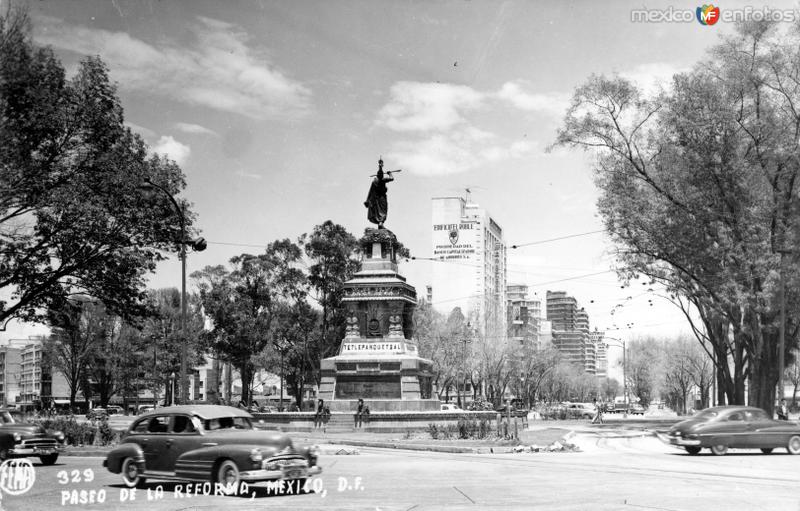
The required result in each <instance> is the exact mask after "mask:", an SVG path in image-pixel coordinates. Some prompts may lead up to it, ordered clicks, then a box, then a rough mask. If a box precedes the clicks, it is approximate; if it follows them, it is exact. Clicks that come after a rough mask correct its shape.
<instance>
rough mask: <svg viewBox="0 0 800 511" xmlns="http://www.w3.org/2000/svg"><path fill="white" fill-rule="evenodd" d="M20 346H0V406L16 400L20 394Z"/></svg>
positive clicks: (10, 403)
mask: <svg viewBox="0 0 800 511" xmlns="http://www.w3.org/2000/svg"><path fill="white" fill-rule="evenodd" d="M21 362H22V348H20V347H14V346H10V345H9V346H0V406H9V405H13V404H15V403H16V402H17V400H18V398H19V395H20V371H21V369H20V365H21Z"/></svg>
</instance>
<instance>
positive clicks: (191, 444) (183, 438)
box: [161, 413, 203, 472]
mask: <svg viewBox="0 0 800 511" xmlns="http://www.w3.org/2000/svg"><path fill="white" fill-rule="evenodd" d="M202 441H203V436H202V435H201V434H200V432H199V431H198V430H197V428H196V426H195V424H194V422H193V421H192V418H191V417H190V416H189V415H186V414H182V413H179V414H174V415H173V416H172V417H171V420H170V428H169V435H167V439H166V440H165V442H164V450H163V452H162V453H161V456H162V458H163V464H164V466H165V467H167V468H165V470H169V471H170V472H173V471H175V462H176V461H177V460H178V458H179V457H180V456H181V454H183V453H185V452H189V451H193V450H195V449H199V448H200V446H201V443H202Z"/></svg>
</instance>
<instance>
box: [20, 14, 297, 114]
mask: <svg viewBox="0 0 800 511" xmlns="http://www.w3.org/2000/svg"><path fill="white" fill-rule="evenodd" d="M36 21H37V23H36V40H37V41H38V42H40V43H43V44H49V45H52V46H54V47H56V48H61V49H64V50H69V51H73V52H76V53H79V54H84V55H85V54H99V55H100V56H101V57H102V58H103V60H104V61H105V62H106V63H107V64H108V65H109V67H110V69H111V77H112V79H114V80H116V81H118V82H119V83H120V86H121V87H123V88H128V89H132V90H141V91H147V92H148V93H156V94H161V95H164V96H167V97H170V98H172V99H174V100H178V101H183V102H185V103H188V104H192V105H200V106H206V107H210V108H214V109H216V110H221V111H225V112H232V113H236V114H240V115H243V116H246V117H250V118H254V119H265V118H275V117H290V118H294V117H297V116H301V115H304V114H306V113H308V111H309V108H310V97H311V91H310V90H309V89H308V88H307V87H306V86H304V85H303V84H302V83H300V82H298V81H296V80H294V79H292V78H290V77H287V76H286V75H285V74H284V73H283V72H282V71H281V70H280V69H279V68H278V67H277V66H276V65H274V64H273V63H271V62H270V61H269V59H268V58H267V56H266V54H265V53H264V52H262V51H258V50H256V49H254V48H251V47H249V46H248V44H247V43H248V37H247V34H246V33H245V32H244V31H243V30H241V29H240V28H239V27H237V26H235V25H231V24H229V23H225V22H222V21H217V20H212V19H209V18H202V17H201V18H198V19H197V21H195V22H194V23H190V24H189V26H188V29H189V30H188V32H189V33H190V34H191V36H192V38H193V41H192V42H191V44H183V45H179V44H178V43H177V42H176V41H174V40H169V39H163V40H160V41H158V42H157V43H153V44H150V43H148V42H144V41H142V40H139V39H136V38H135V37H132V36H131V35H129V34H127V33H125V32H112V31H108V30H101V29H94V28H88V27H85V26H76V25H72V26H70V25H67V24H66V23H64V22H63V21H62V20H59V19H56V18H52V17H47V16H38V17H37V20H36Z"/></svg>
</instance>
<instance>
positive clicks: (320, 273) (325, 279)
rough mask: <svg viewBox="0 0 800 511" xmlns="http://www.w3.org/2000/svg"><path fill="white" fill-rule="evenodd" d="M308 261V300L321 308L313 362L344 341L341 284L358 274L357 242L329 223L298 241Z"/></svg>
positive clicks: (342, 289)
mask: <svg viewBox="0 0 800 511" xmlns="http://www.w3.org/2000/svg"><path fill="white" fill-rule="evenodd" d="M299 241H300V244H301V245H302V246H303V247H304V249H305V253H306V256H308V258H309V259H310V263H311V264H310V265H309V267H308V282H309V284H310V285H311V289H312V290H313V294H312V296H313V297H314V299H315V300H316V301H317V303H318V304H319V306H320V307H321V308H322V317H321V327H320V341H319V343H318V346H316V350H315V351H316V352H317V355H318V358H317V360H321V359H322V358H325V357H328V356H331V355H332V354H334V353H335V352H336V350H337V349H338V347H339V343H340V342H341V340H342V338H343V337H344V325H345V310H344V307H343V306H342V297H343V293H344V283H345V281H347V280H348V279H349V278H350V277H352V276H353V273H355V272H356V271H357V270H358V267H359V261H358V259H357V254H358V250H359V245H358V240H357V239H356V238H355V236H353V235H352V234H350V233H349V232H348V231H347V230H346V229H345V228H344V227H342V226H341V225H339V224H336V223H333V222H332V221H330V220H326V221H325V222H323V223H321V224H319V225H317V226H316V227H314V229H313V230H312V231H311V233H310V234H304V235H303V236H301V238H300V240H299ZM318 383H319V382H318Z"/></svg>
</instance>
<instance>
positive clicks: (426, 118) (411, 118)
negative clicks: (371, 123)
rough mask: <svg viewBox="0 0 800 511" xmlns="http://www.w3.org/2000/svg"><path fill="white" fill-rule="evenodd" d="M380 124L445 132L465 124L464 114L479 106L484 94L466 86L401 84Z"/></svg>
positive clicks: (394, 88)
mask: <svg viewBox="0 0 800 511" xmlns="http://www.w3.org/2000/svg"><path fill="white" fill-rule="evenodd" d="M390 95H391V99H390V101H389V103H387V104H386V105H385V106H384V107H383V108H381V110H380V112H378V124H379V125H381V126H385V127H387V128H389V129H391V130H394V131H429V130H445V129H449V128H452V127H453V126H455V125H457V124H460V123H462V122H464V118H463V116H462V113H463V111H465V110H470V109H474V108H476V107H478V106H479V105H480V104H481V102H482V100H483V98H484V94H482V93H481V92H478V91H476V90H475V89H472V88H471V87H467V86H465V85H453V84H447V83H420V82H398V83H396V84H394V85H393V86H392V89H391V91H390Z"/></svg>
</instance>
